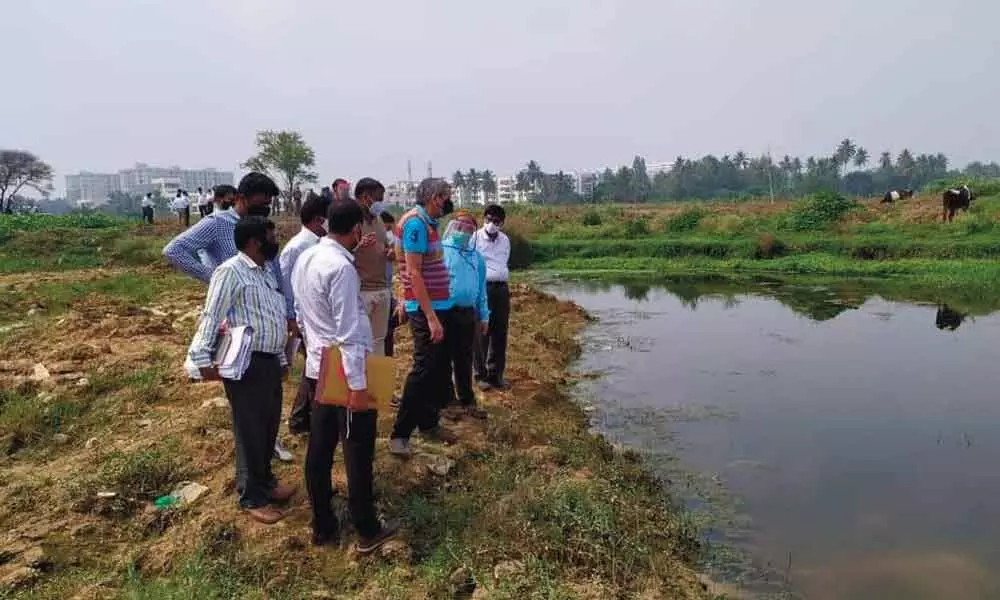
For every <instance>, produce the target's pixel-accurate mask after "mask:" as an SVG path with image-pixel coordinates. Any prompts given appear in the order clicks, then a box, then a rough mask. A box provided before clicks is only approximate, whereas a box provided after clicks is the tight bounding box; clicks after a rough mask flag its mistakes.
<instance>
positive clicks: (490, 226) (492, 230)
mask: <svg viewBox="0 0 1000 600" xmlns="http://www.w3.org/2000/svg"><path fill="white" fill-rule="evenodd" d="M483 229H485V230H486V233H488V234H489V235H496V234H497V233H499V232H500V226H499V225H497V224H496V223H494V222H492V221H490V222H489V223H487V224H486V227H484V228H483Z"/></svg>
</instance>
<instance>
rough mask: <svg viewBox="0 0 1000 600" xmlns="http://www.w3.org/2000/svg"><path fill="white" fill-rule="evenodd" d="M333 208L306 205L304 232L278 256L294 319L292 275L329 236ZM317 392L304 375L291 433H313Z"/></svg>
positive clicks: (314, 202)
mask: <svg viewBox="0 0 1000 600" xmlns="http://www.w3.org/2000/svg"><path fill="white" fill-rule="evenodd" d="M329 208H330V203H329V202H328V201H326V200H323V199H321V198H319V197H316V198H311V199H309V200H306V203H305V204H303V205H302V212H301V213H300V214H299V220H301V221H302V229H300V230H299V232H298V233H297V234H295V236H294V237H293V238H292V239H290V240H288V243H287V244H285V247H284V248H282V250H281V255H280V256H279V257H278V263H279V264H280V265H281V273H282V274H283V275H284V277H285V280H284V282H283V285H282V289H283V290H284V291H285V295H286V296H287V297H288V298H289V299H290V300H291V302H292V307H293V312H292V315H293V317H297V314H296V312H295V310H294V306H295V292H294V288H293V286H292V272H293V271H294V269H295V263H296V262H297V261H298V259H299V256H301V255H302V252H304V251H305V250H307V249H309V248H311V247H313V246H315V245H316V244H318V243H319V241H320V240H321V239H322V238H323V237H325V236H326V233H327V231H326V213H327V211H328V210H329ZM299 337H301V330H299ZM314 389H315V386H313V387H312V388H310V386H309V385H308V382H307V381H306V378H305V375H303V376H302V380H301V381H300V382H299V391H298V394H297V395H296V396H295V404H294V405H293V406H292V413H291V414H290V415H289V417H288V430H289V431H291V432H292V433H293V434H297V435H300V434H303V433H309V409H310V406H311V404H312V397H313V393H312V390H314Z"/></svg>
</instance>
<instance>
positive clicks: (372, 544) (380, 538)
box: [358, 521, 399, 554]
mask: <svg viewBox="0 0 1000 600" xmlns="http://www.w3.org/2000/svg"><path fill="white" fill-rule="evenodd" d="M397 533H399V522H398V521H382V529H381V530H380V531H379V532H378V533H376V534H375V535H374V536H373V537H370V538H366V537H362V538H361V539H359V540H358V554H371V553H372V552H375V551H376V550H378V549H379V548H381V547H382V545H383V544H385V543H386V542H388V541H389V540H391V539H392V538H394V537H396V534H397Z"/></svg>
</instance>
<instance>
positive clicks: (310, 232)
mask: <svg viewBox="0 0 1000 600" xmlns="http://www.w3.org/2000/svg"><path fill="white" fill-rule="evenodd" d="M299 233H304V234H306V237H308V238H309V239H310V240H318V239H319V236H318V235H316V233H315V232H314V231H313V230H312V229H309V228H308V227H306V226H305V225H303V226H302V231H300V232H299Z"/></svg>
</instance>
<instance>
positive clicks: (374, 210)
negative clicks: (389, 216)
mask: <svg viewBox="0 0 1000 600" xmlns="http://www.w3.org/2000/svg"><path fill="white" fill-rule="evenodd" d="M384 210H385V205H384V204H382V203H381V202H372V207H371V208H369V209H368V212H370V213H371V214H372V216H373V217H377V216H379V215H380V214H382V211H384Z"/></svg>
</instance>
